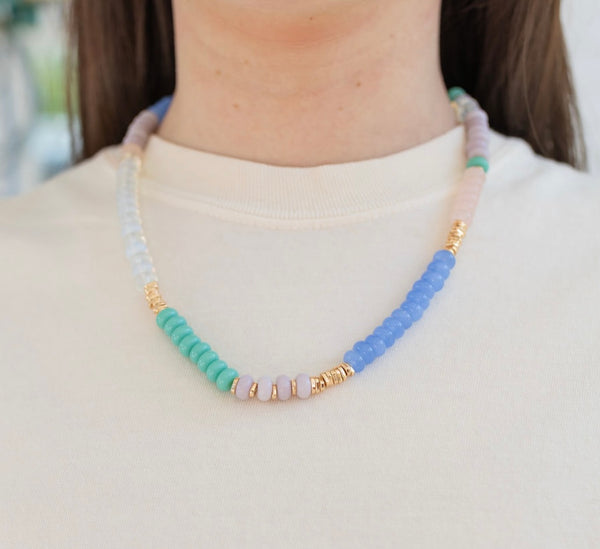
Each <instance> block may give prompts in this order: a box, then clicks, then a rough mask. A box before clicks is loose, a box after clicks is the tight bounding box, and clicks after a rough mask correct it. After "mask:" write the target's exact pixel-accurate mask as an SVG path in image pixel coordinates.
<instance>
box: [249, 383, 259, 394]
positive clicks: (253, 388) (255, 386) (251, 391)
mask: <svg viewBox="0 0 600 549" xmlns="http://www.w3.org/2000/svg"><path fill="white" fill-rule="evenodd" d="M256 389H258V383H256V381H255V382H254V383H253V384H252V386H251V387H250V391H249V392H248V397H249V398H254V395H256Z"/></svg>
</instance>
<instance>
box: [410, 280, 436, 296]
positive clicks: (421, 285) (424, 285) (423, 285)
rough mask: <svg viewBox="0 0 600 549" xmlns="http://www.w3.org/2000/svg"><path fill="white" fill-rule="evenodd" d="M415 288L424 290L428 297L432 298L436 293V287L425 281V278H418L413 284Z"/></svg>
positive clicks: (420, 290)
mask: <svg viewBox="0 0 600 549" xmlns="http://www.w3.org/2000/svg"><path fill="white" fill-rule="evenodd" d="M413 290H419V292H423V293H424V294H425V295H426V296H427V298H428V299H431V298H432V297H433V296H434V295H435V288H434V287H433V286H432V285H431V284H429V282H425V280H417V281H416V282H415V283H414V284H413Z"/></svg>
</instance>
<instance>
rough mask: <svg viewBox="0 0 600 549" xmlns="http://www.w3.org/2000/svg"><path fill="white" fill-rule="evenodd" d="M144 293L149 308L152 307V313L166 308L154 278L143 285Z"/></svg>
mask: <svg viewBox="0 0 600 549" xmlns="http://www.w3.org/2000/svg"><path fill="white" fill-rule="evenodd" d="M144 294H145V295H146V301H147V302H148V306H149V307H150V309H152V311H154V314H158V313H160V312H161V311H162V310H163V309H166V308H167V304H166V303H165V300H164V299H163V297H162V295H160V290H159V289H158V282H156V280H154V281H152V282H148V284H146V285H145V286H144Z"/></svg>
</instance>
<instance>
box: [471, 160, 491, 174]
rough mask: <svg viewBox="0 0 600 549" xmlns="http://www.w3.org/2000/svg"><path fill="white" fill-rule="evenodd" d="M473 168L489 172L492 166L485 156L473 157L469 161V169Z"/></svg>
mask: <svg viewBox="0 0 600 549" xmlns="http://www.w3.org/2000/svg"><path fill="white" fill-rule="evenodd" d="M473 166H479V167H481V168H483V171H484V172H487V171H488V170H489V168H490V165H489V163H488V161H487V159H486V158H485V157H483V156H472V157H471V158H469V160H468V161H467V168H472V167H473Z"/></svg>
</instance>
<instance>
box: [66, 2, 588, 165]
mask: <svg viewBox="0 0 600 549" xmlns="http://www.w3.org/2000/svg"><path fill="white" fill-rule="evenodd" d="M71 10H72V11H71V24H70V28H71V48H70V52H71V55H72V56H73V57H72V58H71V63H70V64H69V66H70V67H71V73H70V74H71V77H70V79H69V82H70V84H69V86H68V89H69V111H70V113H71V119H72V120H74V115H75V111H78V113H79V119H80V122H81V129H80V133H81V138H82V146H81V151H80V155H81V157H82V158H87V157H89V156H91V155H93V154H94V153H95V152H96V151H98V150H99V149H101V148H102V147H105V146H107V145H111V144H115V143H118V142H119V141H120V140H121V138H122V137H123V135H124V133H125V130H126V129H127V125H128V124H129V122H130V121H131V120H132V118H133V117H134V116H135V115H136V114H137V113H138V112H139V111H140V110H142V109H143V108H145V107H147V106H148V105H149V104H151V103H153V102H154V101H156V100H157V99H159V98H160V97H162V96H163V95H167V94H170V93H172V92H173V90H174V88H175V45H174V34H173V14H172V9H171V0H153V1H151V2H149V1H146V0H129V1H127V2H123V1H122V0H102V1H96V0H72V8H71ZM440 59H441V67H442V73H443V76H444V80H445V82H446V84H447V85H448V87H450V86H455V85H457V86H461V87H463V88H464V89H465V90H466V91H467V92H468V93H470V94H471V95H472V96H473V97H475V98H476V99H477V100H478V101H479V103H480V104H481V106H482V107H483V108H484V109H485V110H486V111H487V113H488V115H489V118H490V125H491V126H492V128H494V129H495V130H497V131H499V132H501V133H504V134H506V135H512V136H517V137H521V138H523V139H525V140H526V141H527V142H529V143H530V144H531V146H532V147H533V149H534V150H535V151H536V152H538V153H539V154H541V155H543V156H546V157H549V158H554V159H555V160H559V161H562V162H567V163H569V164H571V165H573V166H575V167H578V168H585V166H586V154H585V147H584V142H583V135H582V129H581V120H580V116H579V111H578V108H577V103H576V98H575V91H574V87H573V83H572V77H571V72H570V68H569V63H568V58H567V53H566V48H565V41H564V37H563V33H562V27H561V22H560V0H442V9H441V22H440ZM73 76H75V78H76V82H72V81H71V79H72V77H73ZM73 83H75V84H76V86H73V85H72V84H73ZM75 88H76V89H77V92H76V93H74V92H73V91H72V90H73V89H75ZM76 100H78V101H77V102H78V108H77V107H76V106H75V102H76Z"/></svg>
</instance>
